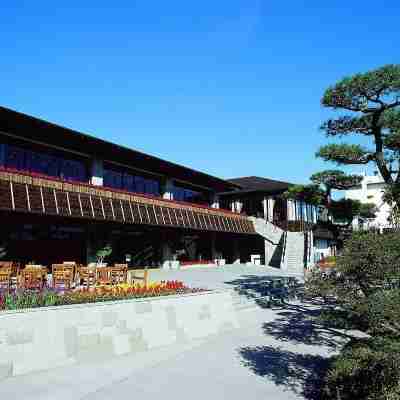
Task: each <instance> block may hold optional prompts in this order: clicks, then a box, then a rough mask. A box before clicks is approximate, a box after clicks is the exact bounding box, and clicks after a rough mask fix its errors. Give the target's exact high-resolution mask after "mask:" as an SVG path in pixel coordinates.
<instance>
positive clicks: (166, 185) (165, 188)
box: [161, 179, 174, 200]
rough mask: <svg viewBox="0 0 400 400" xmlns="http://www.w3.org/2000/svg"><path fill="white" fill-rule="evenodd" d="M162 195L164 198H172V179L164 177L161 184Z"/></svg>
mask: <svg viewBox="0 0 400 400" xmlns="http://www.w3.org/2000/svg"><path fill="white" fill-rule="evenodd" d="M161 191H162V197H163V199H166V200H173V199H174V182H173V180H172V179H166V180H165V181H164V182H163V184H162V189H161Z"/></svg>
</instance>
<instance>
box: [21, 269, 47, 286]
mask: <svg viewBox="0 0 400 400" xmlns="http://www.w3.org/2000/svg"><path fill="white" fill-rule="evenodd" d="M46 282H47V268H46V267H43V266H42V265H27V266H25V268H24V269H22V270H21V272H20V283H19V285H20V286H21V287H23V288H25V289H43V287H44V286H45V284H46Z"/></svg>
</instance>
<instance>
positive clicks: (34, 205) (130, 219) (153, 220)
mask: <svg viewBox="0 0 400 400" xmlns="http://www.w3.org/2000/svg"><path fill="white" fill-rule="evenodd" d="M0 209H1V210H6V211H14V212H23V213H34V214H42V215H51V216H54V215H55V216H62V217H71V218H85V219H91V220H100V221H115V222H120V223H126V224H144V225H155V226H166V227H176V228H186V229H195V230H203V231H220V232H231V233H239V234H255V230H254V226H253V223H252V222H251V221H249V220H248V219H247V218H246V217H245V216H242V215H237V214H234V213H231V212H228V211H224V210H217V209H212V208H208V207H202V206H196V205H192V204H188V203H183V202H175V201H168V200H163V199H157V198H153V197H150V196H145V195H138V194H133V193H129V192H122V191H116V190H111V189H107V188H102V187H95V186H92V185H86V184H80V183H71V182H66V181H61V180H57V179H52V178H48V177H43V176H36V175H32V174H28V173H21V172H10V171H7V170H0Z"/></svg>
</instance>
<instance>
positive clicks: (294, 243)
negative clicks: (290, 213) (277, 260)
mask: <svg viewBox="0 0 400 400" xmlns="http://www.w3.org/2000/svg"><path fill="white" fill-rule="evenodd" d="M303 268H304V233H303V232H285V246H284V254H283V257H282V262H281V269H282V270H285V271H288V272H299V273H302V272H303Z"/></svg>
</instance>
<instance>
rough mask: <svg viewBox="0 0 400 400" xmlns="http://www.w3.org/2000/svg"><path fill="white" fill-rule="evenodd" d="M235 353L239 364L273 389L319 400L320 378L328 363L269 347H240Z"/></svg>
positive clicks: (322, 358) (312, 357)
mask: <svg viewBox="0 0 400 400" xmlns="http://www.w3.org/2000/svg"><path fill="white" fill-rule="evenodd" d="M239 352H240V355H241V357H242V364H243V365H244V366H246V367H248V368H250V369H251V370H252V371H253V372H254V373H255V374H256V375H259V376H262V377H265V378H268V379H269V380H271V381H272V382H274V383H275V384H276V385H277V386H284V387H285V389H286V390H288V391H292V392H294V393H296V394H298V395H302V396H304V398H306V399H309V400H317V399H320V398H321V390H322V380H321V378H320V377H321V376H324V375H325V373H326V371H327V368H328V366H329V359H327V358H324V357H321V356H318V355H309V354H298V353H294V352H291V351H287V350H283V349H281V348H279V347H278V348H276V347H272V346H258V347H244V348H241V349H240V351H239Z"/></svg>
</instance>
